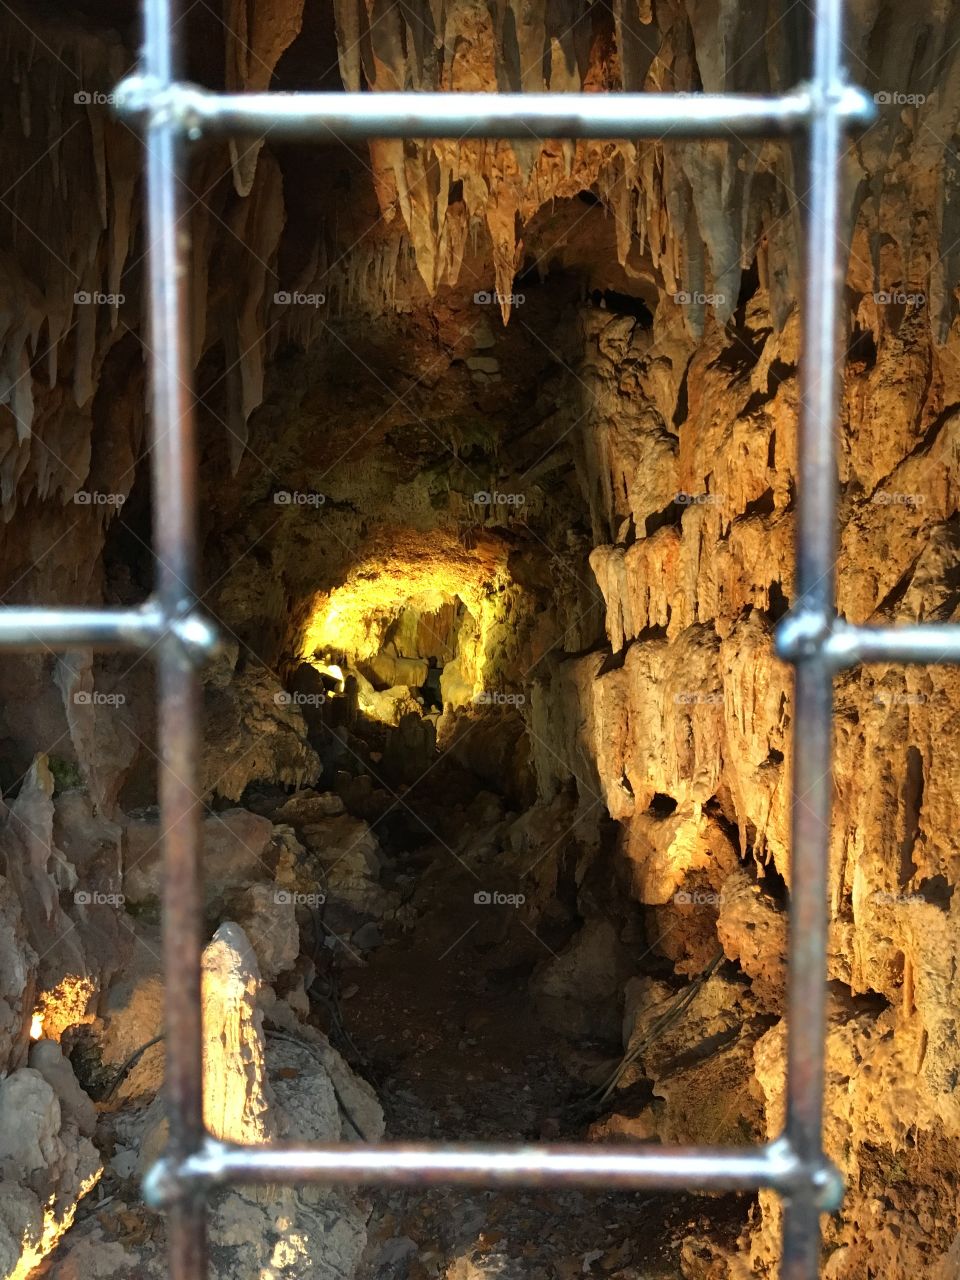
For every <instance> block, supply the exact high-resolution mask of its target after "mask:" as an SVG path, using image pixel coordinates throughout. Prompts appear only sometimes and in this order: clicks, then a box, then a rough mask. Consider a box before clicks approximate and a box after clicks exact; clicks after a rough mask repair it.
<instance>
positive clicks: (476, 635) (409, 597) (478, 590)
mask: <svg viewBox="0 0 960 1280" xmlns="http://www.w3.org/2000/svg"><path fill="white" fill-rule="evenodd" d="M507 581H508V579H507V575H506V570H505V567H504V566H503V565H502V564H499V563H496V562H495V561H493V560H491V559H490V558H488V557H486V556H483V555H478V554H475V553H470V552H465V551H464V549H463V548H462V547H461V546H459V545H457V544H454V543H451V544H449V545H444V546H438V547H431V548H427V549H424V548H423V546H422V545H420V546H418V547H416V548H414V550H410V549H409V548H402V547H397V548H395V549H393V550H391V551H390V552H388V553H387V554H385V556H384V558H383V560H382V561H373V560H366V561H364V562H362V563H361V564H360V565H358V566H357V567H356V568H355V569H354V570H353V571H352V572H351V573H350V575H349V577H348V579H347V581H346V582H345V583H343V585H342V586H339V587H335V588H334V589H333V590H332V591H330V592H322V593H320V594H318V595H317V596H316V598H315V599H314V602H313V609H312V612H311V614H310V617H309V618H308V620H307V623H306V626H305V627H304V630H303V634H302V636H301V641H300V652H299V656H300V657H301V659H302V660H303V661H306V662H312V663H313V664H314V665H317V659H318V656H319V657H320V658H322V656H323V654H324V653H325V651H329V652H330V653H331V654H332V661H334V662H336V661H337V660H338V659H339V658H342V659H343V660H345V661H346V662H348V663H357V662H363V661H365V660H368V659H370V658H373V657H374V656H375V655H376V654H377V653H378V652H379V651H380V649H381V647H382V645H383V642H384V638H385V636H386V633H387V630H388V628H389V627H390V625H391V623H392V622H393V621H394V620H395V619H396V618H397V617H399V616H400V614H401V613H403V611H404V610H406V609H414V610H416V611H417V612H419V613H435V612H437V611H438V610H439V609H440V608H441V607H442V606H444V605H449V604H451V603H453V602H454V601H455V600H457V599H459V600H460V601H462V603H463V604H464V605H465V606H466V608H467V610H468V611H469V613H470V615H471V618H472V619H473V625H472V627H470V628H468V629H465V632H464V633H463V634H462V636H461V644H460V649H459V652H458V659H459V661H460V664H461V670H462V673H463V676H464V678H465V679H466V680H467V682H468V683H471V684H472V685H473V687H474V689H475V690H479V689H481V688H482V687H483V684H482V676H483V668H484V666H485V663H486V659H487V651H488V647H489V644H488V642H489V633H490V628H491V626H492V624H493V621H494V615H495V612H496V609H495V604H494V600H495V597H496V596H497V595H498V593H499V592H500V591H501V590H502V589H503V587H504V586H505V585H506V584H507Z"/></svg>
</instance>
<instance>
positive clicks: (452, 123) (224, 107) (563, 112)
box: [116, 74, 876, 140]
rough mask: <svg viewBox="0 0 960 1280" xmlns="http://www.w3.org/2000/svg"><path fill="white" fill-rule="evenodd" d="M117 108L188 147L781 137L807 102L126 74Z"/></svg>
mask: <svg viewBox="0 0 960 1280" xmlns="http://www.w3.org/2000/svg"><path fill="white" fill-rule="evenodd" d="M116 100H117V107H118V109H119V110H120V111H121V112H123V113H124V114H125V115H130V116H137V115H142V114H145V113H146V114H149V113H151V112H153V113H156V112H158V111H162V112H163V113H164V115H165V116H166V117H168V118H169V119H170V120H172V121H175V122H176V124H177V126H178V127H179V128H180V129H181V130H183V132H185V133H187V134H188V135H189V136H190V137H191V138H193V139H196V138H199V137H201V136H202V135H204V134H207V133H228V134H254V135H260V134H265V133H268V132H269V134H270V136H271V138H273V139H277V138H310V137H318V136H319V137H321V138H323V137H325V136H326V137H329V136H330V135H333V136H335V137H337V138H341V139H344V140H362V139H366V138H521V139H524V140H529V139H530V138H660V137H663V136H664V135H665V134H667V133H669V134H670V135H671V137H674V138H703V137H711V136H723V135H727V136H739V137H744V136H762V137H770V136H773V135H776V134H789V133H793V132H796V131H797V130H799V129H803V128H805V127H806V126H807V125H808V124H809V122H810V120H811V119H812V118H813V117H814V115H815V111H816V102H815V96H814V93H813V91H812V90H811V88H810V87H809V86H807V85H798V86H797V88H795V89H794V90H793V91H792V92H790V93H787V94H784V95H783V96H781V97H764V96H761V95H756V94H739V95H738V94H720V93H716V94H710V93H613V94H604V93H513V94H511V93H502V94H501V93H498V94H491V93H413V92H408V93H209V92H207V91H206V90H204V89H199V88H197V87H196V86H195V85H188V84H176V85H168V84H161V83H159V82H158V81H157V80H156V79H153V78H151V77H150V75H149V74H147V75H133V76H129V77H128V78H127V79H126V80H124V81H123V82H122V83H121V84H120V85H119V86H118V88H117V91H116ZM875 111H876V108H875V106H874V103H873V100H872V99H871V98H870V97H869V96H868V95H867V94H865V93H864V92H863V91H862V90H861V89H858V88H856V87H854V86H852V85H843V86H841V91H840V96H839V99H838V101H837V104H836V112H837V114H838V117H839V118H840V119H842V120H844V121H845V122H847V123H849V124H851V125H852V124H866V123H868V122H869V121H870V120H871V119H873V116H874V114H875Z"/></svg>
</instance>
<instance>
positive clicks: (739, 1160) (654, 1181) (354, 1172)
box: [144, 1138, 843, 1211]
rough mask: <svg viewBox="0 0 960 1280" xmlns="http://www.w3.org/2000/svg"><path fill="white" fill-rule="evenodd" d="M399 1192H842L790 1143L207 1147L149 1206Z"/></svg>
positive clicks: (165, 1182) (160, 1177)
mask: <svg viewBox="0 0 960 1280" xmlns="http://www.w3.org/2000/svg"><path fill="white" fill-rule="evenodd" d="M307 1181H310V1182H324V1183H330V1184H332V1183H349V1184H362V1183H392V1184H398V1183H400V1184H406V1185H427V1184H460V1185H464V1184H466V1185H473V1186H499V1185H502V1184H510V1185H512V1186H517V1185H520V1186H546V1185H548V1186H576V1187H591V1186H592V1187H597V1188H603V1189H605V1190H621V1191H627V1190H635V1189H637V1188H651V1187H654V1188H661V1189H663V1190H665V1191H668V1190H673V1191H680V1190H690V1189H692V1188H700V1189H701V1190H704V1191H753V1190H756V1189H758V1188H760V1187H766V1188H769V1189H771V1190H776V1191H779V1192H781V1193H782V1194H786V1195H789V1194H790V1193H791V1192H793V1191H796V1190H797V1189H798V1188H799V1187H801V1186H802V1187H805V1188H808V1189H809V1188H811V1187H812V1188H813V1190H814V1193H815V1194H816V1196H817V1197H818V1202H819V1203H821V1204H822V1206H823V1208H824V1210H825V1211H828V1210H830V1209H833V1208H836V1207H837V1206H838V1204H839V1197H840V1196H841V1195H842V1192H843V1184H842V1182H841V1180H840V1177H839V1175H838V1174H837V1172H836V1170H834V1168H833V1167H832V1165H830V1164H828V1163H826V1162H823V1163H822V1164H818V1165H816V1166H815V1167H814V1166H810V1165H804V1164H803V1163H802V1162H801V1161H799V1160H798V1159H797V1157H796V1155H795V1154H794V1152H793V1151H792V1149H791V1148H790V1146H789V1145H788V1144H787V1143H786V1142H785V1141H784V1140H782V1139H781V1140H779V1141H777V1142H773V1143H770V1144H768V1145H767V1146H763V1147H736V1148H716V1149H712V1150H711V1149H701V1148H693V1147H669V1148H651V1147H649V1146H646V1147H625V1146H624V1147H620V1146H618V1147H610V1146H607V1147H597V1146H590V1145H586V1144H581V1145H577V1146H566V1147H561V1146H536V1147H494V1146H483V1145H478V1146H431V1145H428V1144H411V1143H402V1144H401V1143H384V1144H382V1145H378V1146H374V1145H369V1146H366V1145H363V1146H361V1145H348V1144H338V1145H334V1146H314V1147H295V1146H282V1145H272V1146H263V1147H237V1146H230V1145H228V1144H225V1143H222V1142H217V1141H215V1140H214V1139H212V1138H208V1139H207V1141H206V1142H205V1144H204V1146H203V1147H202V1149H201V1150H200V1151H198V1152H196V1153H194V1154H193V1155H190V1156H187V1157H186V1159H184V1160H183V1161H181V1162H180V1163H179V1165H178V1164H176V1163H175V1162H172V1161H170V1160H169V1159H162V1160H160V1161H158V1162H157V1163H156V1164H155V1165H154V1166H153V1167H152V1169H151V1170H150V1172H149V1173H148V1174H147V1177H146V1179H145V1181H144V1195H145V1197H146V1200H147V1202H148V1204H150V1205H152V1206H153V1207H154V1208H157V1209H160V1208H165V1207H168V1206H169V1205H170V1204H172V1203H174V1202H176V1201H177V1200H179V1199H182V1198H183V1197H184V1196H187V1195H192V1194H196V1193H197V1191H198V1190H199V1189H203V1188H210V1187H214V1186H221V1185H223V1184H226V1183H252V1182H271V1183H278V1182H280V1183H300V1182H307Z"/></svg>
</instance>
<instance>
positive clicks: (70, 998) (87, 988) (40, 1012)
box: [30, 974, 97, 1041]
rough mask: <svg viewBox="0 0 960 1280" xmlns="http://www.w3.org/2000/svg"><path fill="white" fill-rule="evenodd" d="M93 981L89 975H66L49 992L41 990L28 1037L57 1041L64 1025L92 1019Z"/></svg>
mask: <svg viewBox="0 0 960 1280" xmlns="http://www.w3.org/2000/svg"><path fill="white" fill-rule="evenodd" d="M96 990H97V988H96V984H95V983H94V982H93V980H92V979H91V978H87V977H82V976H80V975H79V974H68V975H67V976H66V977H65V978H63V979H62V981H60V982H58V983H57V985H56V986H55V987H54V988H53V990H52V991H41V992H40V995H39V996H38V997H37V1007H36V1010H35V1011H34V1014H33V1021H32V1022H31V1025H30V1035H31V1037H32V1039H34V1040H39V1039H40V1037H41V1036H44V1037H45V1038H46V1039H47V1040H57V1041H59V1039H60V1037H61V1036H62V1035H63V1033H64V1031H66V1029H67V1027H76V1026H78V1025H80V1024H81V1023H84V1022H92V1021H93V1019H94V1017H95V1016H96V1015H95V1013H94V1012H91V1011H90V1010H92V1009H93V1006H94V999H93V998H94V996H95V995H96Z"/></svg>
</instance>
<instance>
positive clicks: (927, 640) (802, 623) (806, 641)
mask: <svg viewBox="0 0 960 1280" xmlns="http://www.w3.org/2000/svg"><path fill="white" fill-rule="evenodd" d="M776 647H777V655H778V657H780V658H782V659H783V661H784V662H801V661H804V660H805V659H809V658H814V657H822V658H824V659H825V660H826V661H827V662H828V664H829V665H830V667H831V668H832V669H833V670H834V671H840V670H843V669H844V668H845V667H853V666H856V665H857V664H858V663H868V662H910V663H920V664H924V663H941V662H943V663H948V662H960V625H957V624H955V623H945V622H921V623H916V624H909V623H908V624H905V625H903V626H890V627H858V626H851V625H850V623H848V622H844V621H843V620H842V619H839V618H833V619H831V618H828V617H826V616H825V615H824V614H823V613H822V612H820V611H818V610H800V611H799V612H797V613H792V614H788V615H787V617H786V618H784V620H783V622H781V624H780V626H779V627H778V628H777V635H776Z"/></svg>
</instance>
